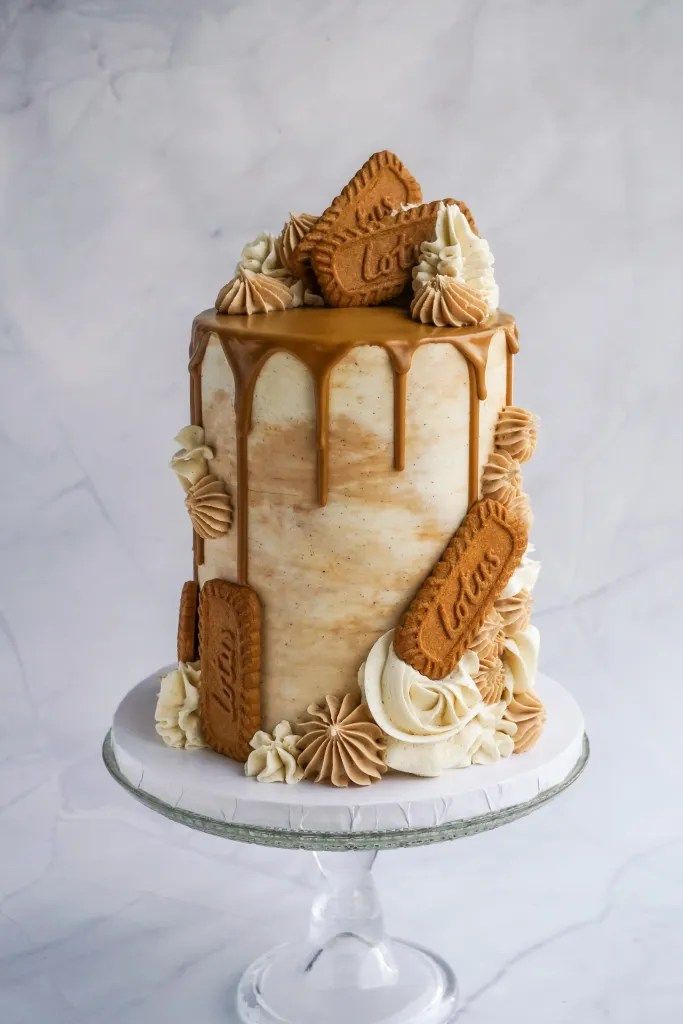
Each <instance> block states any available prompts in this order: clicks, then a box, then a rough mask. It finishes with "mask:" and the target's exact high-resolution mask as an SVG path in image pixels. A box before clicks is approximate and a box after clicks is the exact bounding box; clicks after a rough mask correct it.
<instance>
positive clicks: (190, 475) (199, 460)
mask: <svg viewBox="0 0 683 1024" xmlns="http://www.w3.org/2000/svg"><path fill="white" fill-rule="evenodd" d="M174 440H175V442H176V444H179V445H180V448H179V450H178V451H177V452H176V453H175V455H173V456H172V458H171V462H170V466H171V469H172V470H173V472H174V473H175V474H176V476H177V477H178V480H179V481H180V484H181V486H182V488H183V490H184V491H189V490H190V488H191V487H192V486H193V485H194V484H196V483H197V482H198V481H199V480H201V479H202V477H205V476H206V475H207V473H208V471H209V467H208V460H210V459H212V458H213V449H212V448H210V447H209V446H208V444H204V428H203V427H198V426H188V427H183V429H182V430H181V431H180V432H179V433H178V434H176V436H175V438H174Z"/></svg>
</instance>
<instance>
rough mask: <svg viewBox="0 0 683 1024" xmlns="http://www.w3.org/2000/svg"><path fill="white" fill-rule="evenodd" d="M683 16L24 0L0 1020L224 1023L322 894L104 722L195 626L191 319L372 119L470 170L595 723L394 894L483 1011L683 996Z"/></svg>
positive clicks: (0, 305)
mask: <svg viewBox="0 0 683 1024" xmlns="http://www.w3.org/2000/svg"><path fill="white" fill-rule="evenodd" d="M682 29H683V8H682V7H681V5H680V4H677V3H675V2H668V3H667V2H650V3H646V2H636V0H621V2H617V0H601V2H600V3H591V2H581V0H575V2H570V0H567V2H546V3H544V2H531V0H527V2H519V3H507V2H499V3H494V2H479V0H463V2H457V3H455V2H453V0H430V2H425V3H423V4H415V3H408V2H406V0H374V2H371V0H368V2H366V3H364V4H361V3H358V2H346V0H338V2H330V0H290V2H281V3H277V2H269V0H252V2H219V0H202V2H197V3H193V4H192V3H186V2H182V0H80V2H77V0H61V2H60V0H32V2H31V0H2V3H1V4H0V72H1V75H0V133H1V142H2V144H1V146H0V169H1V175H2V184H1V188H0V197H1V199H0V202H1V206H2V209H1V214H2V228H3V235H2V245H1V246H0V263H1V266H2V274H1V279H0V288H1V289H2V291H1V293H0V380H1V384H2V397H1V399H0V410H1V415H2V428H1V430H0V457H1V459H2V466H3V472H2V481H3V486H2V513H1V521H0V526H1V536H2V541H1V545H0V547H1V551H2V569H1V572H0V613H1V617H0V626H1V629H0V659H1V660H0V664H1V669H0V670H1V678H2V693H3V702H2V713H1V714H0V736H1V739H0V744H1V751H0V757H1V768H2V776H1V786H2V789H1V798H0V803H1V806H0V890H1V896H2V901H1V903H0V1018H1V1019H2V1021H3V1024H38V1022H40V1024H81V1022H82V1024H85V1022H87V1024H91V1022H93V1021H97V1022H98V1024H107V1022H112V1024H113V1022H117V1024H146V1022H151V1021H154V1020H158V1019H165V1020H166V1021H169V1022H175V1021H178V1022H180V1021H186V1020H187V1019H196V1020H202V1021H206V1022H207V1024H212V1022H214V1021H216V1022H217V1021H224V1020H230V1019H231V1011H230V1009H229V991H228V989H226V988H225V986H228V988H229V985H230V983H232V981H234V979H235V978H236V977H237V974H238V972H239V971H240V969H241V967H242V966H243V965H244V964H245V963H246V962H247V961H248V960H249V959H250V958H252V957H253V956H255V955H256V954H257V953H259V952H261V951H262V949H263V948H265V947H266V946H267V945H269V944H271V943H272V942H273V941H275V940H276V939H279V937H280V936H281V935H282V933H283V929H294V928H296V927H297V926H299V925H301V924H302V923H303V921H304V919H305V915H306V913H307V906H308V902H309V899H310V895H311V886H312V877H311V874H312V872H311V867H310V865H309V861H308V857H307V855H305V854H296V853H285V852H283V853H280V852H273V851H267V850H261V849H256V848H248V847H240V846H238V845H233V844H229V843H226V842H225V841H220V840H218V839H213V838H209V837H206V836H202V835H199V834H194V833H191V832H189V831H186V830H183V829H182V828H180V827H178V826H174V825H172V824H171V823H169V822H166V821H164V820H162V819H157V818H156V817H155V816H153V815H152V814H150V813H148V812H147V811H146V810H145V809H144V808H142V807H140V806H138V805H137V804H135V803H134V802H133V801H131V800H130V799H129V798H128V797H127V796H126V795H125V794H124V793H123V792H122V791H120V790H119V789H117V788H116V787H115V786H114V785H113V783H112V782H111V781H110V780H109V778H108V777H107V776H106V774H105V772H104V769H103V767H102V765H101V762H100V759H99V746H100V742H101V739H102V736H103V734H104V732H105V730H106V728H107V726H108V723H109V719H110V715H111V712H112V710H113V708H114V707H115V705H116V703H117V701H118V699H119V697H120V696H121V695H122V693H123V692H124V691H125V690H126V689H127V688H128V687H129V685H130V684H132V683H133V682H134V681H135V680H137V679H139V678H141V677H142V676H144V675H146V674H147V673H148V672H149V671H150V670H151V669H153V668H154V667H155V666H157V665H160V664H164V663H166V662H167V661H168V660H170V658H171V657H172V655H173V651H174V634H175V626H176V605H177V596H178V589H179V586H180V583H181V582H182V581H183V580H184V579H185V578H186V576H187V573H188V569H189V565H190V550H189V545H188V530H187V522H186V519H185V516H184V513H183V510H182V505H181V502H180V500H179V494H178V486H177V483H176V481H175V480H174V479H173V478H172V474H171V473H170V472H169V471H168V469H167V468H166V461H167V458H168V456H169V454H170V452H171V449H172V443H171V438H172V437H173V435H174V434H175V432H176V431H177V429H178V428H179V427H180V425H181V424H183V423H184V422H185V421H186V419H187V380H186V375H185V356H186V345H187V340H188V330H189V326H190V321H191V319H192V316H193V315H194V313H195V312H196V311H197V310H198V309H201V308H203V307H205V306H207V305H209V304H210V303H211V302H212V301H213V298H214V295H215V293H216V291H217V289H218V287H219V285H221V284H222V283H223V282H224V280H225V279H226V277H227V276H229V274H230V272H231V270H232V266H233V263H234V261H235V258H236V255H237V253H238V251H239V248H240V246H241V244H242V243H243V241H244V240H246V239H248V238H250V237H252V236H253V235H254V234H255V233H256V232H257V231H258V230H260V229H262V228H263V227H270V228H272V229H278V228H279V226H280V224H281V222H282V221H283V219H284V217H285V215H286V213H287V211H288V209H289V208H292V209H297V210H298V209H307V210H311V211H313V212H315V211H318V210H320V209H322V208H323V207H324V205H325V204H326V201H327V200H328V199H329V198H330V197H331V195H332V194H333V193H334V192H336V190H337V188H338V187H339V185H340V184H341V183H342V182H343V181H344V180H345V179H346V178H347V177H348V175H349V174H350V173H351V172H352V171H353V170H354V169H355V168H356V166H358V165H359V164H360V163H361V162H362V161H363V160H364V159H365V158H366V157H367V155H368V154H369V153H370V152H372V151H374V150H376V149H380V148H384V147H388V148H391V149H394V150H396V151H397V152H398V153H399V155H400V156H401V157H402V158H403V159H404V160H405V162H406V163H407V164H408V166H409V167H410V168H411V169H413V170H414V171H415V173H416V174H417V176H418V177H419V178H420V180H421V182H422V184H423V186H424V190H425V193H426V194H427V196H428V197H429V198H433V197H440V196H442V195H444V194H455V195H458V196H462V197H463V198H464V199H466V201H467V202H468V203H469V204H470V205H471V207H472V208H473V210H474V211H475V212H476V215H477V218H478V220H479V223H480V225H481V226H482V228H483V230H484V231H485V233H486V235H487V237H488V238H489V240H490V242H491V244H492V247H493V250H494V252H495V254H496V258H497V274H498V279H499V281H500V283H501V290H502V305H503V307H504V308H506V309H510V310H511V311H513V312H515V313H516V314H517V316H518V319H519V323H520V326H521V332H522V344H523V354H522V357H521V359H520V363H519V376H518V393H517V395H518V399H519V401H520V403H522V404H527V405H529V406H531V407H533V408H534V409H536V410H537V412H538V413H539V414H540V417H541V419H542V426H543V431H542V444H541V446H540V449H539V452H538V455H537V457H536V459H535V460H534V462H533V463H532V464H531V465H530V467H529V470H528V476H527V480H528V485H529V489H530V491H531V494H532V496H533V499H534V503H535V509H536V517H537V525H536V528H535V540H536V545H537V548H538V552H539V554H540V557H541V558H542V560H543V563H544V572H543V575H542V579H541V583H540V584H539V590H538V594H539V598H538V617H537V621H538V624H539V625H540V627H541V629H542V631H543V667H544V669H545V671H547V672H549V673H550V674H553V675H555V676H556V677H557V678H558V679H560V680H562V681H563V682H565V684H566V685H568V686H569V687H570V688H571V689H572V690H573V692H574V693H575V695H576V696H577V698H578V699H579V700H580V702H581V703H582V706H583V707H584V709H585V712H586V716H587V719H588V723H589V729H590V734H591V738H592V742H593V757H592V764H591V766H590V770H589V772H588V774H587V775H586V776H585V778H584V779H583V781H582V782H581V783H580V784H579V785H577V786H576V787H575V788H574V790H573V791H570V792H569V793H568V794H566V795H565V796H564V797H563V798H562V799H561V800H559V801H557V802H556V804H555V805H554V806H551V807H548V808H546V809H545V810H544V811H543V812H541V813H539V814H537V815H535V816H533V817H531V818H528V819H526V820H522V821H519V822H517V823H516V824H513V825H511V826H509V827H507V828H505V829H501V830H499V831H497V832H492V833H488V834H486V835H482V836H479V837H476V838H473V839H470V840H469V841H468V842H467V843H460V844H458V845H457V846H453V845H450V846H441V847H432V848H427V849H422V850H415V851H410V852H400V851H399V852H396V853H390V854H385V855H383V856H382V857H381V858H380V862H379V864H378V869H377V876H378V883H379V887H380V891H381V894H382V896H383V898H384V901H385V907H386V912H387V919H388V924H389V927H390V928H391V930H392V931H394V932H396V933H403V934H409V935H412V936H413V937H415V938H416V939H418V940H419V941H422V942H424V943H426V944H429V945H432V946H434V947H435V948H438V949H439V950H440V951H441V952H442V953H443V954H444V955H445V956H446V957H447V958H449V959H450V960H451V961H452V962H453V963H454V964H455V965H456V968H457V970H458V972H459V975H460V980H461V983H462V988H463V993H464V996H463V999H464V1002H463V1007H462V1010H461V1013H460V1016H459V1018H458V1019H459V1020H460V1021H462V1022H463V1024H479V1022H482V1024H483V1022H484V1021H486V1022H488V1021H492V1020H497V1019H503V1017H504V1018H505V1019H506V1020H507V1021H509V1022H511V1024H521V1022H524V1024H537V1022H538V1024H541V1022H543V1024H546V1022H547V1021H550V1020H551V1021H553V1024H565V1022H567V1024H569V1022H570V1021H571V1022H574V1021H577V1020H580V1021H581V1022H582V1024H598V1022H602V1021H617V1022H619V1024H631V1022H632V1024H636V1022H638V1024H640V1022H642V1020H643V1019H645V1018H646V1017H651V1018H652V1019H657V1020H658V1021H659V1022H661V1024H669V1022H673V1021H676V1020H679V1019H680V1015H681V1006H682V1004H683V982H682V981H681V972H680V953H681V913H682V911H683V896H682V892H683V823H682V821H681V800H680V792H681V786H682V785H683V759H682V758H681V753H680V750H681V742H680V736H679V729H680V719H681V715H680V711H679V705H678V699H679V687H680V676H681V667H680V659H679V657H678V650H679V643H680V628H681V610H682V609H681V596H680V576H681V569H682V568H683V544H682V543H681V517H682V512H683V508H682V506H683V487H682V486H681V475H680V474H681V459H680V455H679V450H678V446H679V441H680V438H681V435H682V428H683V423H682V422H681V407H682V404H683V403H682V402H681V385H682V383H683V370H682V366H683V361H682V359H681V356H682V346H681V328H680V325H681V321H682V317H681V314H682V313H683V308H682V307H683V299H682V295H683V288H682V287H681V265H680V264H681V259H680V257H681V209H682V200H683V188H682V185H681V182H682V181H683V174H682V173H681V172H682V167H681V128H680V120H679V115H680V109H681V103H682V100H683V96H682V95H681V92H682V90H681V78H680V67H679V65H680V50H681V43H682V42H683V38H682V35H683V33H682ZM444 887H446V888H447V891H448V893H449V898H448V900H446V901H444V900H443V899H442V897H443V892H444ZM425 908H428V909H427V912H426V913H425ZM221 973H222V980H221V981H220V982H219V981H217V978H219V977H220V975H221ZM226 993H227V994H226Z"/></svg>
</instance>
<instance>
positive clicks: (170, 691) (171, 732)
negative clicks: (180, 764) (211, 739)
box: [154, 661, 206, 750]
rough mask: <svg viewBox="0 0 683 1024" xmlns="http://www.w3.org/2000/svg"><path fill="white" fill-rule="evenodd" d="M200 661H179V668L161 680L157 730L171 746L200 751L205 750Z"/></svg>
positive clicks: (156, 717) (156, 715) (156, 718)
mask: <svg viewBox="0 0 683 1024" xmlns="http://www.w3.org/2000/svg"><path fill="white" fill-rule="evenodd" d="M200 685H201V673H200V668H199V662H198V661H190V662H183V661H180V662H178V667H177V668H175V669H173V671H172V672H169V673H167V675H165V676H162V677H161V685H160V688H159V695H158V699H157V704H156V709H155V712H154V719H155V729H156V731H157V732H158V733H159V735H160V736H161V738H162V740H163V741H164V743H165V744H166V745H167V746H169V747H178V748H180V749H183V748H184V749H186V750H191V749H198V748H200V747H205V746H206V744H205V742H204V738H203V736H202V727H201V722H200V720H199V687H200Z"/></svg>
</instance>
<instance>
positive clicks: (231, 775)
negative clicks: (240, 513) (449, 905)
mask: <svg viewBox="0 0 683 1024" xmlns="http://www.w3.org/2000/svg"><path fill="white" fill-rule="evenodd" d="M166 671H168V669H161V670H159V672H155V673H154V674H153V675H151V676H149V677H148V678H147V679H145V680H143V682H141V683H139V684H138V685H137V686H136V687H134V688H133V689H132V690H131V691H130V692H129V693H128V694H127V695H126V697H125V698H124V699H123V701H122V702H121V704H120V705H119V708H118V710H117V711H116V714H115V716H114V721H113V723H112V727H111V729H110V730H109V732H108V733H107V736H106V738H105V741H104V746H103V751H102V753H103V758H104V762H105V765H106V766H107V768H108V770H109V772H110V773H111V775H112V776H113V777H114V778H115V779H116V781H117V782H118V783H119V784H120V785H121V786H123V788H124V789H126V790H127V791H128V792H129V793H130V794H131V795H132V796H134V797H136V799H138V800H140V801H141V802H142V803H143V804H145V806H147V807H149V808H150V810H153V811H156V812H157V813H158V814H163V815H164V816H165V817H167V818H170V819H171V820H172V821H176V822H179V823H180V824H182V825H187V826H189V827H190V828H194V829H198V830H199V831H201V832H208V833H210V834H211V835H215V836H223V837H225V838H226V839H234V840H238V841H239V842H246V843H258V844H260V845H263V846H275V847H282V848H288V849H302V850H310V851H311V852H312V853H313V855H314V857H315V860H316V862H317V865H318V868H319V869H320V870H319V872H318V873H317V874H318V876H319V886H318V891H317V893H316V895H315V898H314V899H313V904H312V907H311V915H310V922H309V927H308V934H307V936H305V937H302V938H300V939H298V940H296V939H295V940H293V941H291V942H287V943H284V944H282V945H279V946H277V947H276V948H275V949H272V950H270V951H269V952H267V953H265V954H263V956H261V957H259V958H258V959H257V960H256V961H255V962H254V963H252V964H251V966H249V967H248V968H247V969H246V971H245V972H244V974H243V975H242V977H241V979H240V982H239V985H238V988H237V1012H238V1015H239V1017H240V1019H241V1020H242V1021H244V1022H246V1024H276V1022H277V1024H348V1022H349V1021H352V1022H355V1024H380V1022H381V1024H408V1022H410V1024H445V1022H446V1021H449V1020H451V1019H452V1018H453V1015H454V1012H455V1008H456V1002H457V983H456V978H455V975H454V973H453V971H452V970H451V968H450V967H449V966H448V965H447V964H446V963H445V962H444V961H443V960H441V959H440V958H439V957H438V956H436V955H435V954H434V953H431V952H429V951H427V950H425V949H422V948H421V947H420V946H417V945H414V944H412V943H410V942H405V941H401V940H397V939H390V938H388V936H387V935H386V933H385V931H384V925H383V919H382V910H381V907H380V904H379V900H378V897H377V893H376V890H375V887H374V883H373V879H372V867H373V864H374V862H375V859H376V857H377V853H378V851H379V850H387V849H396V848H398V847H409V846H421V845H425V844H428V843H437V842H442V841H445V840H451V839H459V838H462V837H464V836H469V835H474V834H476V833H478V832H484V831H486V830H488V829H492V828H497V827H498V826H499V825H504V824H506V823H507V822H510V821H515V820H516V819H517V818H521V817H523V816H524V815H526V814H530V813H531V812H532V811H535V810H537V809H538V808H539V807H542V806H543V805H544V804H546V803H548V801H549V800H552V799H553V798H554V797H556V796H557V795H558V794H559V793H561V792H562V791H563V790H564V789H566V788H567V787H568V786H570V785H571V783H572V782H574V781H575V779H577V778H578V776H579V775H580V774H581V772H582V771H583V768H584V767H585V765H586V762H587V760H588V753H589V747H588V738H587V736H586V734H585V732H584V722H583V716H582V714H581V711H580V709H579V707H578V705H577V704H576V702H575V701H574V700H573V698H572V697H571V696H570V695H569V693H568V692H567V691H566V690H565V689H564V688H563V687H562V686H560V685H559V683H556V682H554V681H553V680H551V679H548V678H547V677H544V676H540V677H539V681H538V692H539V695H540V696H541V698H542V699H543V701H544V703H545V705H546V709H547V712H548V721H547V724H546V728H545V730H544V732H543V734H542V736H541V739H540V740H539V742H538V744H537V745H536V747H534V749H533V750H531V751H529V752H527V753H526V754H521V755H516V756H515V757H511V758H508V759H506V760H505V761H501V762H499V763H498V764H495V765H490V766H476V767H473V768H468V769H467V770H466V771H450V772H446V773H444V775H442V776H441V777H440V778H438V779H418V778H414V777H411V776H402V775H390V776H387V777H385V778H384V779H383V780H382V782H381V783H380V784H379V785H374V786H368V787H366V788H361V789H349V790H335V789H333V788H332V787H327V786H316V785H312V784H308V783H302V784H299V785H295V786H287V785H284V784H279V785H266V784H259V783H257V782H256V781H255V780H254V779H248V778H246V777H245V775H244V772H243V769H242V766H241V765H238V764H235V763H234V762H232V761H229V760H228V759H226V758H224V757H221V756H220V755H219V754H215V753H214V752H213V751H211V750H196V751H191V752H190V751H180V750H174V749H171V748H169V747H166V746H164V745H163V744H162V742H161V741H160V739H159V737H158V736H157V735H156V733H155V731H154V705H155V701H156V694H157V691H158V688H159V687H158V682H159V677H160V675H162V674H163V673H164V672H166Z"/></svg>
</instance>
